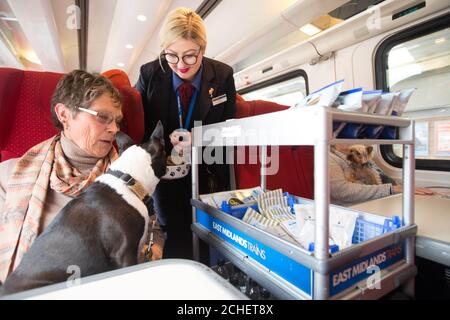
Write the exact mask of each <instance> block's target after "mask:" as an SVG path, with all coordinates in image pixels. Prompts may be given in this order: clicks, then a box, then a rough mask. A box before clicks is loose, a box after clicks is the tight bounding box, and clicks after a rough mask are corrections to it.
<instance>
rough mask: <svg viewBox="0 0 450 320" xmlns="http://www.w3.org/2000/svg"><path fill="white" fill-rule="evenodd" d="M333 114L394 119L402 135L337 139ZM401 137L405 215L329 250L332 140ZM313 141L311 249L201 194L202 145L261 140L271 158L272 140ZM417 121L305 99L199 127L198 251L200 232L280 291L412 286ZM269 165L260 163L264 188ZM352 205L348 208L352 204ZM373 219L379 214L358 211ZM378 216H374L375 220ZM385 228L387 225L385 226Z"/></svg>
mask: <svg viewBox="0 0 450 320" xmlns="http://www.w3.org/2000/svg"><path fill="white" fill-rule="evenodd" d="M333 121H343V122H351V123H365V124H376V125H378V124H379V125H389V126H394V127H397V128H399V139H396V140H368V139H364V140H361V139H335V138H333V129H332V128H333ZM355 143H360V144H402V145H403V155H404V156H403V185H404V192H403V218H402V220H401V225H400V226H399V227H398V228H396V229H394V230H392V231H388V230H387V232H385V233H378V234H376V235H374V236H373V237H369V238H365V239H361V241H360V242H356V243H354V244H353V245H352V246H350V247H349V248H346V249H344V250H342V251H338V252H336V253H333V254H330V253H329V252H330V251H329V243H328V239H329V210H330V187H329V183H328V181H329V166H328V161H329V160H328V159H329V151H330V145H333V144H355ZM283 145H313V146H314V147H315V148H314V194H315V199H314V203H315V212H316V220H315V245H314V251H313V252H308V251H307V250H304V249H303V248H301V247H300V246H296V245H294V244H292V243H289V242H287V241H284V240H282V239H279V238H278V237H275V236H273V235H271V234H269V233H267V232H265V231H263V230H260V229H258V228H255V227H253V226H251V225H249V224H247V223H245V222H243V221H241V220H239V219H237V218H235V217H233V216H231V215H229V214H226V213H225V212H223V211H221V210H219V209H217V208H214V207H212V206H209V205H207V204H205V203H203V202H201V201H200V200H199V193H198V190H199V189H198V164H199V163H200V161H202V160H203V159H202V154H201V153H202V150H203V147H205V146H208V147H226V146H237V147H239V146H260V147H261V150H262V152H261V153H262V154H261V163H262V164H264V163H266V161H265V157H266V156H267V146H283ZM414 167H415V160H414V121H413V120H409V119H404V118H400V117H383V116H374V115H365V114H357V113H347V112H341V111H339V110H335V109H330V108H324V107H302V108H294V109H289V110H285V111H280V112H275V113H270V114H263V115H259V116H253V117H248V118H244V119H232V120H228V121H226V122H221V123H217V124H212V125H206V126H197V127H195V128H194V129H193V144H192V169H191V170H192V201H191V203H192V205H193V224H192V231H193V245H194V257H195V258H196V259H198V241H199V238H200V239H202V240H203V241H205V242H207V243H208V244H210V245H211V246H213V247H215V248H216V249H217V250H218V251H219V252H221V253H222V254H223V255H224V256H225V257H226V258H227V259H229V260H230V261H231V262H232V263H233V264H235V265H236V266H237V267H239V268H240V269H241V270H242V271H244V272H245V273H247V274H248V275H249V276H250V277H251V278H253V279H254V280H255V281H256V282H258V283H259V284H260V285H262V286H264V287H265V288H267V289H268V290H269V291H271V292H272V293H273V294H274V295H275V296H276V297H277V298H280V299H377V298H380V297H382V296H383V295H385V294H387V293H389V292H390V291H392V290H394V289H395V288H397V287H399V286H400V285H404V287H405V288H406V291H408V293H409V294H411V295H412V294H413V293H412V292H413V288H414V276H415V275H416V273H417V269H416V267H415V265H414V238H415V235H416V233H417V226H416V225H415V223H414V197H413V194H414ZM265 175H266V168H265V166H264V165H262V166H261V187H262V188H263V189H265V186H266V184H265ZM348 210H350V209H348ZM360 218H361V219H362V221H366V222H368V224H370V223H371V221H372V222H375V223H374V225H375V226H377V225H378V223H379V221H375V220H376V218H377V217H376V216H372V217H371V216H370V215H368V214H366V213H363V212H360ZM374 218H375V220H373V219H374ZM385 231H386V230H385Z"/></svg>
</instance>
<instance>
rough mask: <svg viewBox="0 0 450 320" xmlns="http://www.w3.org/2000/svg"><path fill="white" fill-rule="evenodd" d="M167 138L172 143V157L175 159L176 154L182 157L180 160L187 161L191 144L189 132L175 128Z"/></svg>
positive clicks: (188, 160)
mask: <svg viewBox="0 0 450 320" xmlns="http://www.w3.org/2000/svg"><path fill="white" fill-rule="evenodd" d="M169 138H170V143H172V145H173V152H175V154H173V152H172V155H171V156H172V159H176V158H177V156H178V157H181V158H183V161H182V162H184V163H189V162H190V153H191V146H192V140H191V138H192V135H191V133H190V132H189V131H187V130H184V129H177V130H175V131H173V132H172V133H171V134H170V136H169Z"/></svg>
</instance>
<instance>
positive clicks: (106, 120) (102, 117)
mask: <svg viewBox="0 0 450 320" xmlns="http://www.w3.org/2000/svg"><path fill="white" fill-rule="evenodd" d="M76 109H77V110H80V111H84V112H87V113H89V114H92V115H93V116H95V117H96V118H97V121H98V122H100V123H101V124H104V125H109V124H111V123H112V122H113V121H115V123H116V126H117V128H120V123H121V122H122V120H123V117H122V116H120V117H117V118H116V117H114V116H113V115H112V114H110V113H108V112H103V111H95V110H91V109H86V108H83V107H76Z"/></svg>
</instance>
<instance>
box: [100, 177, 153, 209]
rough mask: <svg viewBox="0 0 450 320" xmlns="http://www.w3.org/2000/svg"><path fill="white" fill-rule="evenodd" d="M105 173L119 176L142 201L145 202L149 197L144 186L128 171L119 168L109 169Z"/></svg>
mask: <svg viewBox="0 0 450 320" xmlns="http://www.w3.org/2000/svg"><path fill="white" fill-rule="evenodd" d="M106 173H107V174H110V175H113V176H114V177H116V178H119V179H120V180H122V181H123V182H125V185H126V186H127V187H128V189H130V190H131V191H133V193H134V194H135V195H136V196H137V197H138V198H139V199H140V200H141V201H142V202H144V203H145V202H146V201H147V200H148V198H150V195H149V194H148V192H147V190H145V188H144V186H143V185H142V184H141V183H140V182H139V181H137V180H136V179H134V178H133V177H132V176H131V175H129V174H128V173H125V172H122V171H119V170H111V169H109V170H108V171H106Z"/></svg>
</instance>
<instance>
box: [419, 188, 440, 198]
mask: <svg viewBox="0 0 450 320" xmlns="http://www.w3.org/2000/svg"><path fill="white" fill-rule="evenodd" d="M414 191H415V192H414V193H415V194H419V195H423V196H431V195H433V194H436V192H434V191H433V190H431V189H428V188H416V189H415V190H414Z"/></svg>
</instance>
